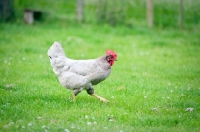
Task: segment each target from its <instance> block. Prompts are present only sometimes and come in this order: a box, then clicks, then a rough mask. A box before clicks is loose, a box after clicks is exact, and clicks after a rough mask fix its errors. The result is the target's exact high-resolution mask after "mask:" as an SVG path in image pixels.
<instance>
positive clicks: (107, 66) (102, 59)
mask: <svg viewBox="0 0 200 132" xmlns="http://www.w3.org/2000/svg"><path fill="white" fill-rule="evenodd" d="M96 61H97V63H98V64H99V66H100V67H102V68H103V69H105V70H108V69H110V68H111V65H110V62H109V61H108V60H107V55H104V56H101V57H99V58H97V59H96Z"/></svg>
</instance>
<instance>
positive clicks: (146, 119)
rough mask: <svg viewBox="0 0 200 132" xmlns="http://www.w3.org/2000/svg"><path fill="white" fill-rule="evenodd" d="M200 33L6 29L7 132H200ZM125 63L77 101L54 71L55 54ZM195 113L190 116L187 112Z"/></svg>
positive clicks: (1, 110) (2, 72)
mask: <svg viewBox="0 0 200 132" xmlns="http://www.w3.org/2000/svg"><path fill="white" fill-rule="evenodd" d="M199 36H200V32H199V29H194V30H191V31H189V30H175V29H165V30H161V29H146V28H145V27H143V28H142V27H137V28H134V29H133V28H132V29H129V28H127V27H115V28H112V27H109V26H107V25H100V26H90V25H74V26H73V25H71V26H67V25H66V24H63V25H62V24H61V25H46V24H36V25H33V26H28V25H23V24H1V25H0V61H1V64H0V65H1V66H0V80H1V83H0V131H4V132H6V131H37V132H38V131H60V132H63V131H67V130H69V131H70V132H73V131H91V132H92V131H114V132H120V131H121V132H122V131H123V132H132V131H144V132H146V131H156V132H157V131H159V132H163V131H166V132H168V131H179V132H188V131H192V132H195V131H200V127H199V126H200V123H199V118H200V114H199V113H200V65H199V64H200V38H199ZM54 41H59V42H61V43H62V44H63V47H64V49H65V52H66V54H67V56H68V57H70V58H74V59H89V58H96V57H98V56H100V55H102V54H104V53H105V50H106V49H109V48H110V49H113V50H115V51H116V52H117V53H118V61H117V62H116V63H115V64H114V66H113V67H112V73H111V75H110V76H109V78H107V79H106V80H105V81H104V82H102V83H100V84H99V85H97V86H96V87H95V93H96V94H98V95H100V96H103V97H105V98H106V99H108V100H110V103H102V102H100V101H99V100H97V99H95V98H93V97H91V96H89V95H87V93H86V92H85V91H83V92H81V93H80V94H79V95H78V96H77V100H76V102H72V96H71V94H72V93H71V91H70V90H66V89H65V88H63V87H62V86H61V85H60V84H59V82H58V80H57V78H56V76H55V75H54V73H53V71H52V67H51V66H50V62H49V59H48V56H47V50H48V48H49V47H50V46H51V44H52V43H53V42H54ZM189 107H191V108H194V111H193V112H186V111H185V110H186V108H189Z"/></svg>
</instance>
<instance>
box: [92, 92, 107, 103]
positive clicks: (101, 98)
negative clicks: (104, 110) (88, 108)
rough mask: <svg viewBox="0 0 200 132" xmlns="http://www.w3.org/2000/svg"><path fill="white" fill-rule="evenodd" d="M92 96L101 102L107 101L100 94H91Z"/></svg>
mask: <svg viewBox="0 0 200 132" xmlns="http://www.w3.org/2000/svg"><path fill="white" fill-rule="evenodd" d="M92 96H94V97H95V98H98V99H99V100H100V101H102V102H105V103H108V102H109V101H108V100H107V99H105V98H103V97H101V96H98V95H96V94H92Z"/></svg>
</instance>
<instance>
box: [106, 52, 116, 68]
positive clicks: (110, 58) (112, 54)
mask: <svg viewBox="0 0 200 132" xmlns="http://www.w3.org/2000/svg"><path fill="white" fill-rule="evenodd" d="M106 55H108V56H107V58H106V59H107V61H108V62H109V63H110V65H111V66H112V65H113V64H114V62H115V61H117V54H116V53H115V52H114V51H113V50H107V51H106Z"/></svg>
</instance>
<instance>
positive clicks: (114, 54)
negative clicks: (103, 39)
mask: <svg viewBox="0 0 200 132" xmlns="http://www.w3.org/2000/svg"><path fill="white" fill-rule="evenodd" d="M106 54H107V55H108V54H109V55H112V56H113V57H114V58H117V54H116V53H115V52H114V51H113V50H106Z"/></svg>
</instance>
